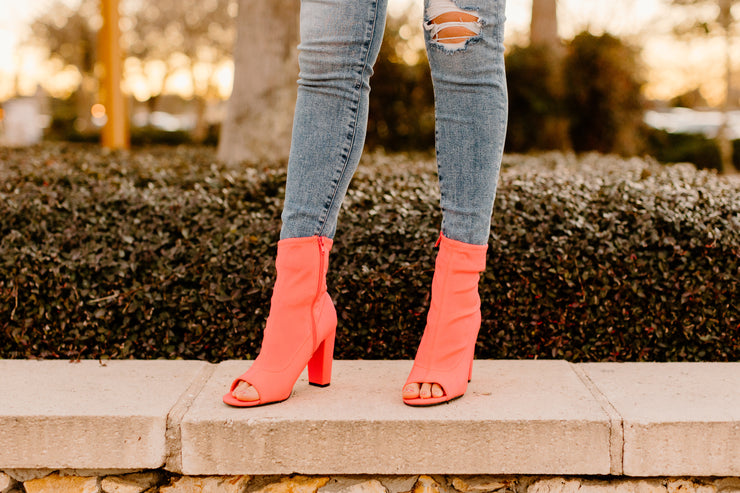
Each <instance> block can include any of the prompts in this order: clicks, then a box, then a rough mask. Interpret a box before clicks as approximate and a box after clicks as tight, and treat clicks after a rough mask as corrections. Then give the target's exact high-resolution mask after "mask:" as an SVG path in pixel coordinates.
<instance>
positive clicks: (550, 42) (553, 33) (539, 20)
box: [529, 0, 562, 51]
mask: <svg viewBox="0 0 740 493" xmlns="http://www.w3.org/2000/svg"><path fill="white" fill-rule="evenodd" d="M529 43H530V44H531V45H532V46H547V47H549V48H551V49H553V50H556V51H562V46H561V43H560V36H559V35H558V9H557V0H532V19H531V22H530V25H529Z"/></svg>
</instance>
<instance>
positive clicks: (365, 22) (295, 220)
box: [280, 0, 387, 239]
mask: <svg viewBox="0 0 740 493" xmlns="http://www.w3.org/2000/svg"><path fill="white" fill-rule="evenodd" d="M386 7H387V0H302V1H301V44H300V45H299V47H298V48H299V50H300V55H299V63H300V79H299V81H298V84H299V85H298V100H297V102H296V110H295V117H294V120H293V140H292V144H291V148H290V159H289V163H288V181H287V185H286V189H285V205H284V208H283V214H282V219H283V226H282V230H281V232H280V238H281V239H285V238H295V237H303V236H312V235H319V236H326V237H328V238H333V237H334V233H335V231H336V227H337V216H338V214H339V208H340V206H341V203H342V200H343V199H344V195H345V193H346V192H347V187H348V186H349V182H350V180H351V178H352V175H353V174H354V172H355V170H356V169H357V164H358V163H359V160H360V154H361V153H362V148H363V145H364V143H365V131H366V128H367V114H368V96H369V93H370V85H369V80H370V76H371V75H372V72H373V69H372V66H373V64H374V63H375V60H376V58H377V56H378V52H379V51H380V43H381V41H382V39H383V30H384V28H385V14H386Z"/></svg>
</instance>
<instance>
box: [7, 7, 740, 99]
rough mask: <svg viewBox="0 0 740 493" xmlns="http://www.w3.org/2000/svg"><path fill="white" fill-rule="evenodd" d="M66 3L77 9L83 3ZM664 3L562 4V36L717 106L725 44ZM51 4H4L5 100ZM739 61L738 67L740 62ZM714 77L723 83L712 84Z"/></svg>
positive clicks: (511, 28) (515, 36) (520, 20)
mask: <svg viewBox="0 0 740 493" xmlns="http://www.w3.org/2000/svg"><path fill="white" fill-rule="evenodd" d="M64 1H65V2H66V3H68V4H69V5H72V6H73V5H75V4H76V3H78V2H79V0H64ZM389 1H390V4H389V10H390V13H391V14H393V13H396V12H399V11H402V10H404V9H405V8H408V7H409V5H414V4H415V5H416V6H417V7H418V15H419V16H420V15H421V10H422V0H389ZM663 1H664V0H559V6H558V16H559V25H560V34H561V36H562V37H563V38H565V39H568V38H571V37H572V36H573V35H575V34H576V33H578V32H580V31H582V30H584V29H589V30H591V31H592V32H594V33H596V34H600V33H602V32H604V31H609V32H612V33H614V34H617V35H619V36H622V37H624V38H625V39H627V40H628V41H631V42H632V43H635V44H639V45H640V46H642V48H643V61H644V64H645V66H646V68H647V74H648V85H647V87H646V92H647V95H648V97H654V98H667V97H671V96H672V95H675V94H678V93H680V92H682V91H685V90H688V89H691V88H693V87H696V86H698V85H702V88H703V93H704V95H705V97H708V98H709V99H710V100H717V102H718V100H719V99H721V93H722V86H721V76H722V67H721V62H720V61H719V60H721V51H722V50H721V45H720V44H718V43H712V42H705V43H692V44H691V45H685V44H681V43H679V42H677V41H676V40H675V39H674V38H673V37H672V36H671V35H670V26H669V24H670V22H669V19H667V17H669V15H668V14H667V12H666V11H665V8H663V3H662V2H663ZM52 2H53V0H22V1H18V0H0V101H2V100H4V99H6V98H7V97H9V88H10V87H12V81H13V74H14V73H15V72H16V71H18V70H19V68H20V71H21V73H23V74H28V75H31V76H30V77H27V84H25V85H24V86H23V87H22V90H23V91H25V92H31V91H32V90H33V89H34V88H35V80H34V77H35V79H43V78H44V75H43V74H42V73H40V68H39V65H40V64H39V60H38V59H37V57H40V55H39V54H34V53H28V52H26V53H23V55H22V56H19V55H18V51H17V46H18V44H19V40H20V39H21V38H22V37H23V36H24V35H26V34H27V30H28V23H29V22H30V20H31V19H32V18H33V17H34V15H37V14H38V13H39V12H42V11H43V10H44V9H46V8H48V7H49V6H50V5H51V4H52ZM531 5H532V3H531V0H508V1H507V6H506V17H507V25H506V39H507V42H508V43H516V42H526V41H525V40H526V35H527V32H528V29H529V20H530V10H531ZM412 8H416V7H412ZM737 51H738V52H740V50H737ZM739 54H740V53H739ZM735 63H736V66H737V64H738V63H740V59H739V60H736V61H735ZM32 74H37V75H35V76H33V75H32ZM58 77H59V80H60V81H65V80H67V81H71V80H73V79H74V77H76V76H75V74H73V73H67V74H64V73H63V74H59V75H58ZM65 77H66V79H65ZM713 79H717V81H718V82H717V83H713V82H712V80H713ZM60 83H61V82H60Z"/></svg>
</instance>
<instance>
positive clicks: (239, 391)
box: [231, 382, 260, 401]
mask: <svg viewBox="0 0 740 493" xmlns="http://www.w3.org/2000/svg"><path fill="white" fill-rule="evenodd" d="M231 395H233V396H234V398H235V399H238V400H240V401H256V400H259V398H260V396H259V393H258V392H257V389H255V388H254V387H252V386H251V385H249V384H248V383H247V382H239V384H238V385H237V386H236V388H235V389H234V390H233V391H232V392H231Z"/></svg>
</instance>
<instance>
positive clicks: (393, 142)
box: [366, 5, 434, 151]
mask: <svg viewBox="0 0 740 493" xmlns="http://www.w3.org/2000/svg"><path fill="white" fill-rule="evenodd" d="M414 8H416V5H411V6H410V7H409V9H408V10H407V11H406V12H405V13H404V14H403V15H400V16H398V17H394V16H388V20H387V22H386V28H385V34H384V37H383V44H382V45H381V48H380V54H379V55H378V61H377V62H376V63H375V67H374V70H375V73H374V75H373V78H372V81H371V86H372V91H371V92H370V116H369V121H368V128H367V140H366V144H367V147H368V148H378V147H382V148H384V149H387V150H390V151H410V150H420V151H424V150H429V149H433V148H434V90H433V88H432V77H431V74H430V72H429V64H428V63H427V59H426V56H425V54H424V42H423V39H424V38H423V33H422V26H421V23H418V22H412V19H415V17H414V16H413V15H412V9H414Z"/></svg>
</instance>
